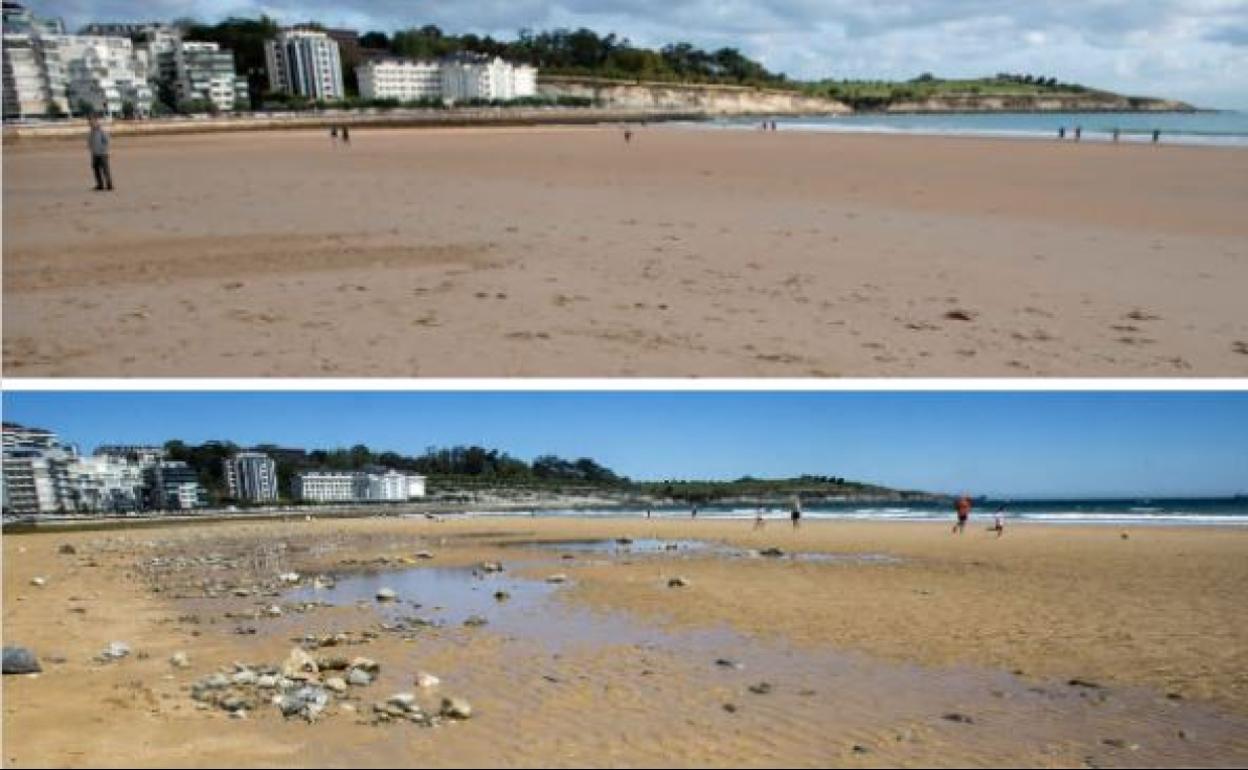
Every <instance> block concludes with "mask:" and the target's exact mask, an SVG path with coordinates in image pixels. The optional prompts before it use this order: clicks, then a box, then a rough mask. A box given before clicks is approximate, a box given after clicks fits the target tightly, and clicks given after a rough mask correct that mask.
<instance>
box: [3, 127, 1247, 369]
mask: <svg viewBox="0 0 1248 770" xmlns="http://www.w3.org/2000/svg"><path fill="white" fill-rule="evenodd" d="M352 140H353V141H352V146H351V148H350V149H349V150H345V149H342V148H339V149H337V150H335V149H334V148H333V147H332V146H331V145H330V142H329V138H328V137H327V136H326V135H325V134H323V133H322V132H303V131H291V132H280V133H250V134H246V133H244V134H231V135H224V136H187V137H151V138H133V137H118V138H117V139H116V141H115V149H114V158H113V171H114V176H115V179H116V181H117V184H118V191H117V192H116V193H115V194H109V195H105V194H98V193H95V192H92V191H91V190H90V185H91V180H90V171H89V167H88V159H87V156H86V151H85V148H83V147H81V146H80V145H79V143H77V142H69V143H66V142H46V143H17V144H14V145H12V146H6V147H5V150H4V215H3V223H4V247H3V255H4V371H5V373H6V375H8V376H71V375H72V376H142V375H149V376H222V375H230V376H268V375H285V376H482V375H492V376H540V375H549V376H668V375H672V376H685V375H695V376H748V377H756V376H764V377H770V376H830V377H835V376H859V375H868V376H888V377H892V376H982V375H999V376H1054V375H1088V376H1101V375H1105V376H1175V375H1178V376H1186V375H1209V376H1243V375H1245V374H1248V314H1245V312H1244V308H1243V287H1244V286H1245V285H1248V222H1246V221H1245V219H1244V217H1243V211H1244V210H1245V207H1246V206H1248V153H1245V152H1242V151H1239V150H1234V149H1212V148H1191V147H1161V148H1155V147H1148V146H1110V145H1091V144H1085V145H1073V144H1069V143H1068V144H1063V145H1058V144H1057V143H1048V142H1034V141H1007V140H977V139H955V138H912V137H881V136H848V135H837V136H830V135H819V134H799V133H789V132H779V133H775V134H770V133H769V134H763V133H761V132H749V131H746V132H729V131H705V130H692V129H685V128H677V127H652V128H649V129H644V130H641V131H640V132H639V133H638V136H636V137H635V138H634V140H633V142H632V143H631V144H630V145H627V146H626V145H625V143H624V142H623V140H622V138H621V135H620V132H619V130H618V129H612V128H534V129H479V130H473V129H453V130H452V129H446V130H407V129H402V130H399V129H396V130H376V131H366V130H359V131H356V132H353V133H352Z"/></svg>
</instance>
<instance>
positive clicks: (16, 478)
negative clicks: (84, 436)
mask: <svg viewBox="0 0 1248 770" xmlns="http://www.w3.org/2000/svg"><path fill="white" fill-rule="evenodd" d="M77 459H78V451H77V450H76V449H75V448H74V447H73V446H70V445H68V444H62V443H61V441H60V439H58V438H57V436H56V434H55V433H53V432H52V431H49V430H43V429H42V428H27V427H25V426H22V425H17V424H15V423H4V427H3V473H2V474H0V477H2V478H3V484H2V485H0V500H2V506H3V509H4V512H5V513H14V514H36V513H58V512H63V511H68V510H72V497H71V495H70V476H69V467H70V465H71V464H72V463H74V462H75V461H76V460H77Z"/></svg>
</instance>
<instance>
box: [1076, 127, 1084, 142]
mask: <svg viewBox="0 0 1248 770" xmlns="http://www.w3.org/2000/svg"><path fill="white" fill-rule="evenodd" d="M1082 138H1083V126H1075V141H1076V142H1077V141H1079V140H1080V139H1082Z"/></svg>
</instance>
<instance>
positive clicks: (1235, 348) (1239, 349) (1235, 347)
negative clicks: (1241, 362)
mask: <svg viewBox="0 0 1248 770" xmlns="http://www.w3.org/2000/svg"><path fill="white" fill-rule="evenodd" d="M1231 352H1232V353H1238V354H1240V355H1241V356H1248V342H1243V341H1241V340H1236V341H1234V342H1232V343H1231Z"/></svg>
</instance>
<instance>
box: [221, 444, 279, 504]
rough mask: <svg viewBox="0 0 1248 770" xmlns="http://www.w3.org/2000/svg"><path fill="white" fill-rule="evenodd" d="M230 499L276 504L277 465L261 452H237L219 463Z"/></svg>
mask: <svg viewBox="0 0 1248 770" xmlns="http://www.w3.org/2000/svg"><path fill="white" fill-rule="evenodd" d="M221 464H222V466H223V470H224V475H225V486H226V489H227V490H228V492H229V495H230V497H232V498H233V499H235V500H246V501H248V502H253V503H270V502H276V501H277V498H278V490H277V463H276V462H275V461H274V460H273V458H271V457H269V456H268V455H267V454H265V453H263V452H239V453H238V454H236V455H234V456H233V457H230V458H227V459H225V460H222V461H221Z"/></svg>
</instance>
